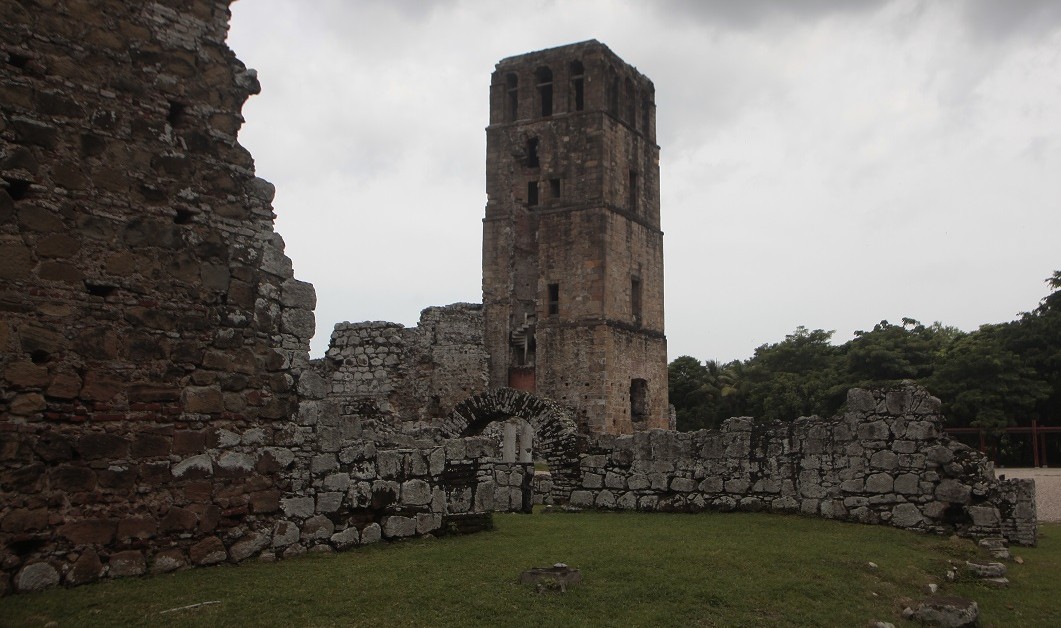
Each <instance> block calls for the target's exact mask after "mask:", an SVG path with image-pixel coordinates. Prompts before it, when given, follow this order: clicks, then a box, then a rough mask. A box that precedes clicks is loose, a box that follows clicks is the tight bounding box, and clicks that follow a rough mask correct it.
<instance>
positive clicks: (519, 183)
mask: <svg viewBox="0 0 1061 628" xmlns="http://www.w3.org/2000/svg"><path fill="white" fill-rule="evenodd" d="M486 137H487V157H486V191H487V197H488V200H487V206H486V218H485V220H484V221H483V223H484V224H483V304H484V309H485V325H486V342H487V349H488V351H489V353H490V385H491V386H494V387H498V386H511V387H513V388H519V389H522V390H530V391H535V392H537V393H538V394H541V395H543V396H546V397H550V398H552V399H554V400H556V401H558V402H560V403H562V404H564V405H568V406H571V407H574V408H576V409H577V410H578V413H579V416H580V421H581V422H582V427H583V428H584V429H588V430H589V431H590V432H594V433H616V434H621V433H630V432H633V431H639V430H644V429H648V428H653V427H667V426H668V420H667V412H668V410H667V409H668V403H667V344H666V338H665V336H664V334H663V232H662V231H660V222H659V218H660V216H659V147H658V146H657V145H656V142H655V139H656V133H655V104H654V88H653V85H652V82H651V81H650V80H648V78H646V77H645V76H643V75H642V74H641V73H639V72H638V71H637V70H636V69H635V68H633V67H631V66H630V65H628V64H626V63H624V62H623V61H622V59H620V58H619V57H618V56H616V55H615V53H613V52H612V51H611V50H609V49H608V47H607V46H605V45H604V44H601V43H600V42H598V41H595V40H590V41H586V42H582V43H577V44H571V45H568V46H562V47H559V48H553V49H549V50H543V51H539V52H533V53H529V54H525V55H520V56H516V57H510V58H507V59H504V60H502V61H501V62H500V63H498V64H497V67H496V69H495V70H494V73H493V77H492V80H491V84H490V126H489V127H487V130H486Z"/></svg>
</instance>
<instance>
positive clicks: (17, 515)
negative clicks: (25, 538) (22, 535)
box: [0, 508, 48, 532]
mask: <svg viewBox="0 0 1061 628" xmlns="http://www.w3.org/2000/svg"><path fill="white" fill-rule="evenodd" d="M46 527H48V510H47V509H46V508H33V509H29V508H18V509H15V510H12V511H11V512H9V513H7V516H6V517H4V519H3V521H0V530H3V531H4V532H28V531H32V530H43V529H44V528H46Z"/></svg>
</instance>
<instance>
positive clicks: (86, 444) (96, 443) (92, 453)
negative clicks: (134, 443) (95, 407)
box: [77, 415, 129, 460]
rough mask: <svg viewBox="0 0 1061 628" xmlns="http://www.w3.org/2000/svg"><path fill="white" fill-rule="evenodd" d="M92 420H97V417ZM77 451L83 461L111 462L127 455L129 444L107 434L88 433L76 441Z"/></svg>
mask: <svg viewBox="0 0 1061 628" xmlns="http://www.w3.org/2000/svg"><path fill="white" fill-rule="evenodd" d="M92 418H93V419H97V418H98V415H97V416H93V417H92ZM77 449H78V451H80V452H81V457H82V458H84V459H85V460H99V459H104V460H113V459H116V458H124V457H126V456H127V455H128V454H129V443H128V442H127V441H126V440H125V439H124V438H122V437H120V436H115V435H114V434H108V433H107V432H90V433H88V434H85V435H84V436H82V437H81V438H80V439H79V440H78V442H77Z"/></svg>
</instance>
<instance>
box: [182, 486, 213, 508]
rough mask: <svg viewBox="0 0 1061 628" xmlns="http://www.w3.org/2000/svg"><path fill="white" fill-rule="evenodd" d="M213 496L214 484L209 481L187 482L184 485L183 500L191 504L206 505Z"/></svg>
mask: <svg viewBox="0 0 1061 628" xmlns="http://www.w3.org/2000/svg"><path fill="white" fill-rule="evenodd" d="M213 495H214V483H213V482H210V481H196V482H188V483H187V484H185V485H184V498H185V499H187V500H188V501H189V502H191V503H193V504H194V503H207V502H209V501H210V500H211V498H212V497H213Z"/></svg>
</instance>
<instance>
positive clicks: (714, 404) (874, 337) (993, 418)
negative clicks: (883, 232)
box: [669, 271, 1061, 430]
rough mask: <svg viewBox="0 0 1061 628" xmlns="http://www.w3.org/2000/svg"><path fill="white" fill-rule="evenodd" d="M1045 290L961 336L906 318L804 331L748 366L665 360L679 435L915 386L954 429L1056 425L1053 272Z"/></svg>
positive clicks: (1058, 319) (1057, 317)
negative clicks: (864, 392)
mask: <svg viewBox="0 0 1061 628" xmlns="http://www.w3.org/2000/svg"><path fill="white" fill-rule="evenodd" d="M1046 283H1047V285H1048V286H1049V288H1050V290H1051V292H1050V293H1049V294H1048V295H1047V296H1046V297H1044V298H1043V299H1042V300H1041V301H1040V302H1039V305H1038V307H1036V308H1035V309H1034V310H1032V311H1030V312H1025V313H1023V314H1021V315H1020V317H1019V318H1018V319H1017V320H1014V321H1012V322H1009V323H1003V324H1000V325H984V326H982V327H980V329H978V330H976V331H973V332H970V333H966V332H963V331H961V330H959V329H956V328H954V327H948V326H945V325H943V324H941V323H938V322H937V323H933V324H931V325H924V324H922V323H921V322H919V321H916V320H914V319H911V318H903V319H902V320H901V321H900V322H899V323H898V324H892V323H890V322H888V321H886V320H882V321H881V322H879V323H877V324H876V325H874V327H873V329H871V330H869V331H858V332H855V337H854V338H853V339H852V340H850V341H849V342H847V343H844V344H842V345H834V344H832V343H831V342H830V341H831V339H832V335H833V332H831V331H824V330H821V329H815V330H813V331H811V330H808V329H807V328H805V327H802V326H801V327H797V328H796V330H795V331H794V332H793V333H791V334H789V335H787V336H785V339H784V340H782V341H781V342H777V343H774V344H764V345H762V346H760V347H759V348H757V349H756V350H755V354H754V355H753V356H752V357H751V358H749V359H747V360H743V361H741V360H736V361H733V362H729V363H726V364H720V363H718V362H716V361H714V360H708V361H706V362H701V361H700V360H698V359H696V358H694V357H691V356H681V357H679V358H677V359H675V360H674V361H673V362H671V364H670V367H669V374H670V391H669V392H670V400H671V403H672V404H674V407H675V409H676V411H677V415H678V429H681V430H690V429H700V428H705V427H716V426H718V425H719V424H721V422H722V421H724V420H725V419H726V418H728V417H731V416H740V415H748V416H754V417H756V418H757V419H761V420H774V419H781V420H791V419H794V418H797V417H799V416H807V415H812V414H817V415H821V416H828V415H831V414H833V413H835V412H836V411H837V410H838V409H839V408H840V407H841V406H842V404H843V402H844V399H845V397H846V392H847V389H848V388H851V387H855V386H858V387H875V386H887V385H893V384H896V383H898V382H900V381H904V380H913V381H915V382H917V383H919V384H921V385H922V386H925V387H926V388H927V389H928V390H929V391H930V392H932V393H933V394H934V395H936V396H938V397H939V398H940V399H941V400H942V401H943V404H944V414H945V415H946V416H947V419H948V421H949V422H950V424H951V425H953V426H974V427H985V428H1001V427H1005V426H1007V425H1018V424H1027V423H1029V422H1030V421H1031V420H1032V419H1037V420H1038V421H1039V422H1040V423H1043V424H1052V425H1061V271H1054V272H1053V274H1052V275H1051V276H1050V277H1049V278H1047V279H1046Z"/></svg>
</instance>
